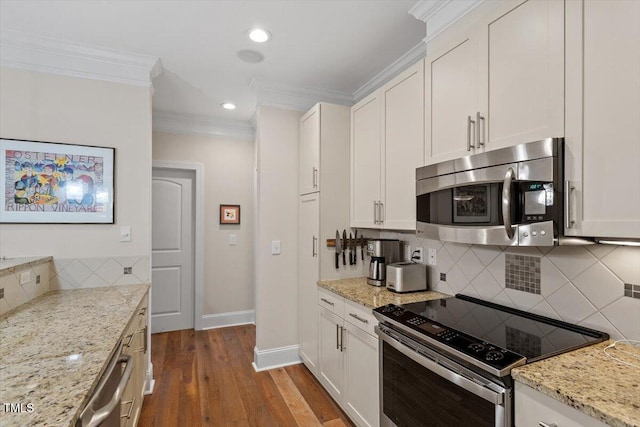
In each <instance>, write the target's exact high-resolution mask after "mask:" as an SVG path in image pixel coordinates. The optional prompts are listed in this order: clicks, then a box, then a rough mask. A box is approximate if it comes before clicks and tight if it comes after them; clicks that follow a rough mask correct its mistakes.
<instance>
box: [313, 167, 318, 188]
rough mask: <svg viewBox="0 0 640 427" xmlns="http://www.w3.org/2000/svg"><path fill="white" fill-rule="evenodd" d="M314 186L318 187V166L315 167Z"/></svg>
mask: <svg viewBox="0 0 640 427" xmlns="http://www.w3.org/2000/svg"><path fill="white" fill-rule="evenodd" d="M313 188H318V168H317V167H315V166H314V167H313Z"/></svg>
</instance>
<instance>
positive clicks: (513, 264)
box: [504, 254, 540, 295]
mask: <svg viewBox="0 0 640 427" xmlns="http://www.w3.org/2000/svg"><path fill="white" fill-rule="evenodd" d="M505 262H506V263H505V276H504V279H505V283H506V285H507V288H509V289H515V290H517V291H523V292H529V293H530V294H537V295H539V294H540V258H538V257H532V256H526V255H512V254H506V258H505Z"/></svg>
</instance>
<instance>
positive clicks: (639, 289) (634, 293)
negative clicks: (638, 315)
mask: <svg viewBox="0 0 640 427" xmlns="http://www.w3.org/2000/svg"><path fill="white" fill-rule="evenodd" d="M624 296H625V297H631V298H638V299H640V285H632V284H630V283H625V284H624Z"/></svg>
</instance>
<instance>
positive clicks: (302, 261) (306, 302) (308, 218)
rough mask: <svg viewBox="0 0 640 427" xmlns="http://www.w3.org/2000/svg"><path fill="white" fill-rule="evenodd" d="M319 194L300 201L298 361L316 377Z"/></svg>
mask: <svg viewBox="0 0 640 427" xmlns="http://www.w3.org/2000/svg"><path fill="white" fill-rule="evenodd" d="M319 213H320V193H312V194H308V195H306V196H301V197H300V206H299V218H300V232H299V234H298V235H299V239H300V241H299V245H298V247H299V260H298V265H299V268H300V269H299V273H298V274H299V281H298V282H299V318H300V358H301V359H302V361H303V362H304V364H305V365H306V366H307V368H309V370H310V371H311V372H312V373H313V374H314V375H317V369H318V286H317V282H318V279H319V271H320V270H319V255H318V249H319V241H318V236H319V235H320V215H319Z"/></svg>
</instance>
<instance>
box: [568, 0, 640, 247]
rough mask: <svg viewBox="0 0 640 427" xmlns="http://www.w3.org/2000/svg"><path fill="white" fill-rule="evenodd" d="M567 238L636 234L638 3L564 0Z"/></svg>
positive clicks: (639, 219) (639, 212)
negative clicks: (565, 6) (566, 0)
mask: <svg viewBox="0 0 640 427" xmlns="http://www.w3.org/2000/svg"><path fill="white" fill-rule="evenodd" d="M566 25H567V30H566V31H567V47H566V49H567V58H566V67H567V95H566V96H567V102H566V122H567V123H566V149H565V158H566V161H565V162H566V172H565V178H566V180H567V182H566V185H567V190H568V193H569V198H568V200H567V201H568V204H567V205H568V206H567V211H566V216H567V217H566V221H565V227H566V228H565V234H566V235H568V236H586V237H605V238H606V237H610V238H634V239H640V191H639V190H638V183H640V168H638V163H639V161H640V144H639V143H638V141H640V120H639V118H640V60H639V58H640V2H637V1H606V0H588V1H578V0H576V1H570V2H567V24H566Z"/></svg>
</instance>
